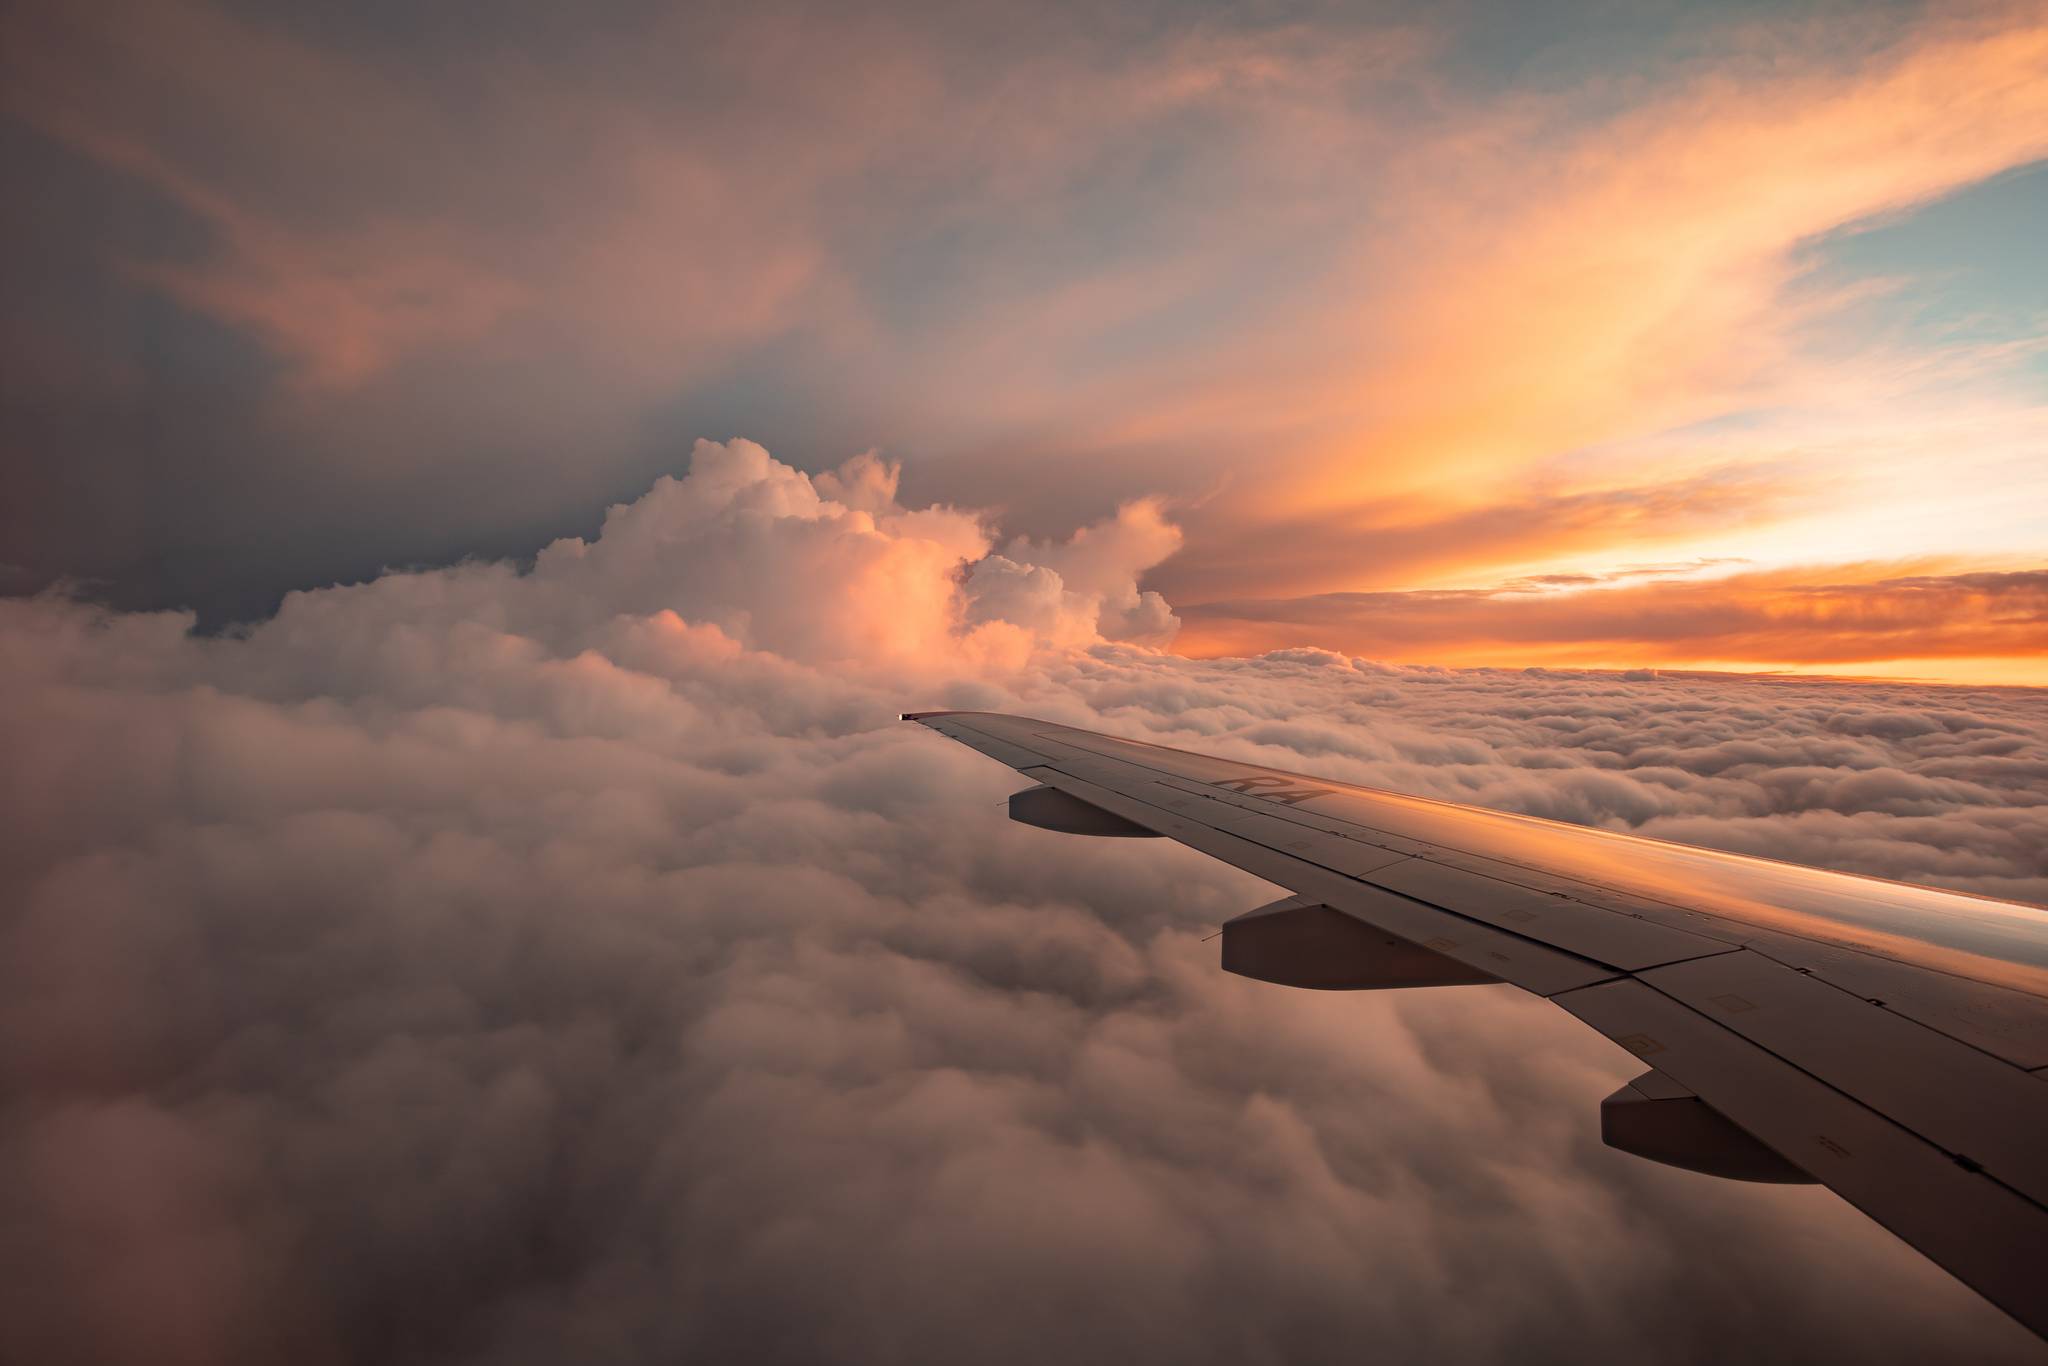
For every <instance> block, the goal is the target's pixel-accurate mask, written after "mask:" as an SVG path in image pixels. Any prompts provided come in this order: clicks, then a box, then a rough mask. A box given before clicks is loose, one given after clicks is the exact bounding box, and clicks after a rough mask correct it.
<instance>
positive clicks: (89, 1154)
mask: <svg viewBox="0 0 2048 1366" xmlns="http://www.w3.org/2000/svg"><path fill="white" fill-rule="evenodd" d="M1176 543H1177V532H1175V530H1174V529H1173V527H1172V526H1171V525H1170V524H1169V523H1168V522H1167V521H1166V520H1165V518H1164V517H1163V516H1162V515H1161V512H1160V510H1159V508H1157V507H1156V506H1153V505H1150V504H1144V503H1139V504H1133V505H1130V506H1127V507H1126V508H1124V509H1123V510H1122V511H1121V512H1120V513H1119V514H1117V516H1115V517H1114V518H1113V519H1111V520H1109V521H1106V522H1104V523H1101V524H1099V525H1096V526H1092V527H1089V528H1087V529H1085V530H1083V531H1081V532H1078V533H1076V534H1075V535H1073V536H1072V537H1070V538H1068V539H1066V540H1064V541H1058V542H1054V543H1041V542H1034V541H1029V540H1015V539H1013V540H1008V541H1003V540H1000V539H999V538H998V536H997V535H996V534H995V532H994V531H993V530H992V528H991V527H990V526H989V525H988V524H987V523H986V522H985V521H984V520H983V519H982V518H980V517H977V516H975V515H971V514H969V513H965V512H960V511H956V510H952V509H946V508H926V509H919V510H910V509H905V508H904V507H902V506H901V505H900V504H899V502H898V500H897V497H896V486H895V474H894V471H893V469H892V468H890V467H889V466H887V465H885V464H884V463H882V462H880V461H878V460H876V459H874V458H873V457H862V458H859V459H856V460H854V461H852V462H850V463H848V464H847V465H845V466H843V467H842V468H841V469H839V470H838V471H836V472H834V473H832V474H830V475H825V476H820V477H817V478H807V477H805V476H804V475H802V474H800V473H798V472H796V471H795V470H792V469H790V468H789V467H787V466H784V465H781V464H779V463H777V462H776V461H774V460H773V459H771V458H770V457H769V455H768V453H767V452H765V451H764V450H762V449H761V448H760V447H758V446H755V445H753V444H751V443H748V442H744V441H735V442H731V443H729V444H726V445H712V444H700V445H699V446H698V447H697V450H696V453H695V456H694V458H693V460H692V463H691V467H690V469H689V472H688V473H687V475H686V476H685V477H683V478H680V479H663V480H661V481H659V482H658V483H657V484H656V485H655V486H654V487H653V488H652V489H651V490H650V491H649V492H648V493H647V494H646V495H645V496H644V497H642V498H641V499H639V500H638V501H636V502H634V503H631V504H627V505H624V506H620V507H617V508H614V509H612V511H611V513H610V515H609V516H608V517H607V519H606V521H605V524H604V527H603V530H602V533H601V534H600V535H599V536H597V537H596V538H595V539H594V540H591V541H589V542H587V543H586V542H583V541H578V540H566V541H559V542H556V543H555V544H553V545H551V546H548V547H547V548H546V549H544V550H542V551H541V552H540V553H539V555H538V556H537V558H536V559H535V560H534V561H533V563H532V564H531V566H530V567H524V568H522V567H520V566H515V565H513V564H509V563H465V564H461V565H457V566H454V567H451V568H446V569H439V570H434V571H428V572H407V573H390V574H386V575H384V576H383V577H381V578H378V579H377V580H375V581H374V582H370V583H364V584H359V585H355V586H350V587H336V588H328V589H323V590H320V591H315V592H305V593H298V594H294V595H292V596H291V597H290V598H289V599H287V600H286V602H285V603H284V606H283V608H282V610H281V611H279V612H278V613H277V615H276V616H275V617H274V618H273V619H270V620H268V621H265V622H263V623H261V624H259V625H257V626H254V627H253V628H250V629H248V630H246V631H244V632H242V633H239V634H236V635H232V636H229V637H201V636H196V635H194V634H192V633H191V630H190V625H191V623H190V620H189V618H187V617H184V616H182V615H178V614H155V615H143V614H120V613H110V612H107V611H104V610H100V609H96V608H93V607H90V606H88V605H85V604H83V603H80V602H76V601H71V600H65V599H60V598H42V599H37V600H32V601H11V602H6V603H4V604H0V652H4V655H0V689H4V696H0V703H4V705H0V748H4V752H5V754H6V755H7V762H6V763H5V764H4V765H0V800H4V811H0V818H4V820H5V822H6V829H7V831H8V838H7V839H6V840H5V841H4V842H0V885H4V916H5V919H4V921H0V1284H5V1285H6V1286H7V1287H8V1295H7V1299H8V1309H7V1311H6V1313H5V1314H0V1358H5V1359H6V1360H9V1361H24V1362H28V1361H33V1362H38V1363H63V1362H97V1363H120V1362H144V1361H146V1362H150V1363H153V1364H159V1363H188V1362H189V1363H200V1362H205V1363H237V1362H268V1361H277V1360H295V1361H306V1362H327V1361H332V1362H345V1361H369V1360H377V1361H413V1362H527V1361H531V1362H560V1361H580V1362H638V1361H675V1360H684V1359H708V1360H721V1359H723V1360H730V1359H744V1360H749V1361H767V1362H778V1361H783V1362H819V1361H836V1362H856V1363H857V1362H870V1361H875V1362H880V1361H891V1362H900V1361H957V1360H963V1359H973V1360H982V1361H993V1362H1005V1361H1020V1362H1021V1361H1034V1362H1035V1361H1044V1360H1049V1359H1054V1360H1078V1361H1119V1362H1129V1361H1145V1360H1175V1361H1216V1362H1226V1361H1227V1362H1233V1363H1236V1362H1245V1361H1290V1362H1301V1361H1308V1362H1314V1361H1336V1360H1345V1361H1352V1360H1357V1359H1360V1358H1361V1357H1365V1358H1369V1359H1374V1360H1382V1361H1409V1360H1413V1361H1443V1360H1453V1361H1494V1360H1499V1361H1530V1360H1572V1361H1579V1360H1586V1359H1605V1360H1613V1359H1645V1358H1650V1357H1655V1358H1658V1359H1667V1360H1668V1359H1680V1360H1683V1359H1696V1360H1701V1361H1715V1360H1728V1359H1731V1358H1738V1357H1739V1358H1744V1359H1757V1358H1769V1357H1774V1356H1776V1357H1783V1358H1786V1359H1803V1358H1811V1357H1814V1356H1820V1355H1830V1356H1835V1355H1838V1356H1851V1355H1853V1356H1855V1357H1857V1358H1859V1359H1865V1360H1877V1361H1920V1360H1930V1359H1950V1360H1954V1359H1959V1358H1961V1357H1965V1356H1967V1357H1972V1358H1976V1359H1985V1360H1996V1359H2011V1360H2027V1359H2031V1358H2030V1356H2029V1353H2030V1352H2031V1351H2032V1350H2033V1348H2032V1345H2031V1344H2030V1343H2029V1342H2028V1341H2027V1340H2026V1339H2025V1338H2024V1337H2023V1335H2021V1334H2020V1332H2019V1331H2018V1330H2017V1329H2015V1328H2013V1327H2012V1326H2011V1325H2010V1324H2008V1323H2006V1322H2005V1321H2004V1320H2003V1319H2001V1318H1999V1317H1998V1316H1997V1315H1996V1314H1995V1313H1994V1312H1992V1311H1991V1310H1989V1309H1987V1308H1986V1307H1984V1306H1983V1305H1981V1304H1980V1303H1978V1302H1977V1301H1976V1300H1975V1299H1974V1298H1973V1297H1972V1296H1971V1295H1970V1294H1969V1293H1968V1292H1966V1291H1964V1290H1962V1289H1961V1288H1960V1287H1958V1286H1957V1285H1955V1284H1954V1283H1952V1282H1950V1281H1948V1280H1947V1279H1946V1278H1945V1277H1944V1276H1942V1275H1941V1273H1939V1272H1937V1271H1935V1270H1933V1269H1932V1268H1931V1267H1929V1266H1928V1265H1927V1264H1925V1263H1924V1262H1922V1261H1921V1260H1920V1259H1919V1258H1918V1257H1916V1256H1915V1255H1914V1254H1912V1253H1911V1252H1909V1251H1907V1250H1906V1249H1904V1248H1903V1247H1902V1246H1900V1245H1898V1244H1897V1243H1895V1242H1894V1241H1892V1240H1891V1239H1890V1238H1889V1237H1887V1236H1886V1235H1884V1234H1882V1233H1881V1232H1879V1231H1877V1230H1876V1229H1875V1228H1874V1227H1872V1226H1870V1225H1869V1224H1867V1223H1866V1222H1865V1221H1864V1220H1863V1219H1862V1218H1861V1217H1860V1216H1857V1215H1855V1214H1853V1213H1852V1212H1850V1211H1848V1210H1847V1209H1846V1208H1845V1207H1843V1206H1842V1205H1841V1204H1839V1202H1837V1201H1835V1200H1834V1199H1833V1198H1832V1197H1830V1196H1828V1195H1826V1194H1824V1193H1822V1192H1818V1191H1813V1190H1800V1189H1766V1188H1744V1187H1735V1186H1728V1185H1722V1184H1718V1183H1714V1182H1711V1181H1709V1180H1707V1179H1706V1178H1702V1177H1696V1176H1692V1175H1689V1174H1686V1173H1681V1172H1675V1171H1670V1170H1667V1169H1663V1168H1657V1167H1653V1166H1650V1165H1648V1164H1644V1163H1640V1162H1636V1161H1634V1160H1632V1159H1629V1158H1625V1157H1621V1156H1619V1155H1617V1154H1614V1153H1611V1152H1609V1151H1607V1150H1605V1149H1603V1148H1602V1147H1601V1146H1600V1145H1599V1142H1598V1138H1597V1133H1596V1119H1595V1105H1596V1103H1597V1100H1598V1098H1599V1097H1600V1096H1601V1095H1603V1094H1604V1093H1605V1092H1606V1091H1607V1090H1608V1089H1610V1088H1611V1087H1612V1086H1614V1085H1615V1084H1617V1083H1618V1082H1619V1081H1620V1080H1622V1079H1624V1078H1625V1077H1626V1076H1628V1075H1630V1073H1631V1072H1632V1070H1633V1069H1632V1067H1631V1064H1630V1061H1629V1059H1627V1058H1626V1057H1624V1056H1622V1055H1621V1054H1619V1052H1618V1051H1617V1050H1614V1049H1613V1048H1611V1047H1610V1046H1609V1045H1607V1044H1606V1043H1604V1042H1603V1041H1601V1040H1599V1039H1598V1038H1596V1037H1593V1036H1591V1035H1590V1034H1587V1033H1584V1032H1582V1031H1580V1030H1578V1029H1577V1028H1576V1027H1575V1026H1573V1025H1571V1024H1570V1023H1569V1022H1568V1021H1566V1020H1565V1019H1564V1018H1563V1017H1562V1016H1558V1015H1555V1014H1554V1013H1553V1012H1551V1011H1550V1009H1549V1008H1548V1007H1547V1006H1544V1005H1542V1004H1541V1003H1538V1002H1534V1001H1533V1000H1530V999H1528V998H1524V997H1521V996H1519V995H1517V994H1516V993H1514V992H1512V991H1511V990H1509V989H1507V988H1464V989H1454V990H1447V991H1440V992H1428V993H1418V994H1392V995H1383V996H1359V997H1351V996H1342V995H1337V996H1326V995H1317V994H1313V993H1291V992H1286V991H1282V990H1278V989H1275V988H1270V987H1265V986H1261V985H1259V984H1255V983H1249V982H1245V981H1242V980H1239V979H1234V978H1229V977H1226V976H1224V975H1222V974H1220V973H1219V972H1217V971H1216V969H1215V964H1214V946H1213V945H1205V944H1204V943H1203V942H1202V941H1203V938H1204V936H1206V935H1208V934H1209V933H1210V932H1211V931H1212V929H1213V927H1214V926H1215V925H1216V924H1217V922H1219V921H1220V920H1222V919H1223V918H1225V917H1226V916H1228V915H1230V914H1233V913H1235V912H1236V911H1238V910H1240V909H1243V908H1245V907H1247V906H1250V905H1253V904H1255V903H1256V902H1257V901H1259V900H1260V899H1262V898H1263V897H1265V896H1266V895H1268V891H1267V889H1266V888H1264V887H1263V886H1262V885H1261V884H1259V883H1257V882H1256V881H1254V880H1253V879H1251V878H1248V877H1246V876H1244V875H1242V874H1239V873H1236V872H1234V871H1232V870H1229V869H1226V868H1222V867H1220V866H1218V865H1215V864H1212V863H1209V862H1207V861H1205V860H1203V859H1201V858H1200V857H1198V856H1196V855H1194V854H1192V853H1190V852H1188V851H1186V850H1183V849H1180V848H1177V847H1172V846H1167V847H1161V846H1164V845H1166V842H1165V841H1134V842H1124V841H1110V842H1102V843H1108V844H1111V845H1114V847H1111V848H1104V847H1101V843H1097V842H1090V841H1086V840H1072V839H1063V838H1061V837H1058V836H1054V835H1051V834H1047V833H1045V832H1043V831H1037V830H1031V829H1026V828H1023V827H1020V826H1015V825H1012V824H1009V823H1007V822H1006V821H1005V820H1004V819H1003V814H1002V811H1001V810H1000V807H999V802H1000V799H1001V798H1002V797H1003V795H1004V794H1005V793H1006V792H1007V791H1009V790H1011V789H1012V788H1014V787H1015V786H1017V785H1018V783H1017V780H1016V779H1015V778H1014V775H1011V774H1009V773H1008V772H1007V771H1005V770H1002V769H1000V768H998V767H997V766H995V765H992V764H990V763H988V762H987V761H985V760H982V759H980V758H978V757H977V756H975V755H973V754H971V753H968V752H966V751H964V750H962V749H959V748H958V747H956V746H951V745H948V744H945V743H944V742H942V741H940V740H938V739H937V738H935V737H933V736H931V735H930V734H928V733H926V732H923V731H921V730H918V729H916V728H914V727H908V726H902V725H898V724H895V723H894V720H893V718H894V716H895V713H896V712H897V711H899V710H901V709H903V708H905V707H914V706H956V707H986V708H1001V709H1016V710H1024V711H1030V712H1035V713H1038V714H1042V715H1046V716H1050V717H1054V718H1057V719H1060V720H1064V721H1069V722H1076V723H1079V724H1083V725H1089V726H1094V727H1099V728H1103V729H1108V730H1113V731H1119V732H1122V733H1125V734H1129V735H1133V736H1137V737H1142V738H1148V739H1157V740H1162V741H1165V742H1167V743H1176V744H1183V745H1192V746H1196V747H1203V748H1208V749H1210V750H1213V751H1215V752H1218V753H1223V754H1228V755H1233V756H1237V757H1244V758H1252V759H1257V760H1260V761H1263V762H1268V763H1278V764H1284V765H1287V766H1292V767H1302V768H1308V769H1312V770H1314V771H1317V772H1322V773H1327V774H1330V775H1331V776H1334V777H1339V778H1348V779H1355V780H1360V781H1365V782H1374V783H1381V784H1386V785H1390V786H1394V787H1401V788H1407V789H1411V790H1416V791H1421V792H1425V793H1428V794H1430V795H1438V796H1448V797H1454V798H1457V799H1461V800H1470V801H1478V802H1483V803H1488V804H1491V805H1496V806H1503V807H1509V808H1513V809H1517V810H1523V811H1531V812H1535V813H1538V814H1542V815H1547V816H1555V817H1561V818H1563V819H1567V820H1577V821H1586V822H1592V823H1597V824H1602V825H1607V826H1612V827H1615V828H1633V829H1639V830H1644V831H1648V832H1650V833H1653V834H1663V835H1669V836H1673V837H1677V838H1683V839H1689V840H1695V841H1700V842H1705V843H1712V844H1718V845H1721V846H1724V847H1729V848H1738V849H1745V850H1753V851H1758V852H1763V853H1768V854H1774V855H1779V856H1785V857H1792V858H1799V859H1806V860H1811V861H1816V862H1821V863H1826V864H1832V865H1836V866H1840V867H1846V868H1857V869H1864V870H1868V871H1873V872H1878V873H1884V874H1888V875H1892V876H1898V877H1907V878H1917V879H1924V880H1930V881H1935V882H1939V883H1943V884H1945V885H1950V886H1957V887H1966V888H1974V889H1978V890H1983V891H1989V892H1993V893H1999V894H2004V895H2009V896H2017V897H2023V898H2034V899H2048V866H2044V864H2043V855H2042V852H2041V851H2042V850H2043V849H2044V848H2048V838H2044V837H2048V805H2044V804H2043V801H2042V797H2041V793H2042V789H2043V786H2044V784H2043V777H2044V775H2048V708H2044V706H2043V703H2042V701H2041V699H2040V696H2039V695H2038V694H2030V693H2023V692H1997V691H1988V690H1987V691H1976V692H1968V691H1959V690H1916V689H1912V688H1907V687H1902V686H1892V685H1860V686H1847V685H1834V684H1827V683H1811V682H1803V683H1796V684H1795V683H1769V682H1760V681H1737V680H1728V679H1711V678H1672V677H1666V678H1657V677H1650V676H1644V677H1633V678H1632V677H1623V676H1614V675H1564V674H1543V673H1492V672H1483V671H1480V672H1446V671H1437V670H1427V669H1408V668H1386V667H1380V666H1376V665H1373V664H1370V663H1366V662H1364V661H1361V660H1357V659H1352V658H1349V657H1345V656H1339V655H1332V654H1327V653H1323V652H1319V651H1292V652H1285V653H1281V654H1275V655H1268V656H1265V657H1263V658H1258V659H1238V660H1211V661H1200V662H1197V661H1190V660H1185V659H1181V658H1177V657H1174V656H1171V655H1167V654H1163V653H1160V652H1158V651H1157V650H1156V649H1155V648H1154V646H1156V645H1157V644H1158V643H1160V642H1163V641H1165V640H1167V639H1168V638H1169V637H1170V635H1171V632H1172V630H1173V629H1174V626H1175V625H1176V623H1175V620H1174V617H1173V615H1172V613H1171V611H1170V610H1169V609H1168V607H1167V604H1166V603H1165V602H1163V601H1162V600H1160V599H1159V597H1158V596H1157V595H1156V594H1151V593H1147V592H1143V591H1141V590H1140V589H1139V587H1138V582H1139V578H1140V576H1141V574H1142V573H1143V572H1144V570H1145V569H1147V568H1148V567H1149V566H1151V565H1153V564H1155V563H1156V562H1158V561H1159V560H1160V559H1161V558H1162V557H1163V556H1165V555H1166V554H1169V553H1171V551H1172V550H1173V548H1174V546H1175V544H1176Z"/></svg>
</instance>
